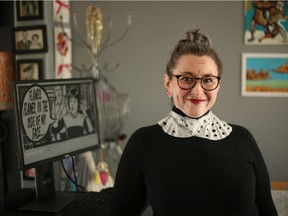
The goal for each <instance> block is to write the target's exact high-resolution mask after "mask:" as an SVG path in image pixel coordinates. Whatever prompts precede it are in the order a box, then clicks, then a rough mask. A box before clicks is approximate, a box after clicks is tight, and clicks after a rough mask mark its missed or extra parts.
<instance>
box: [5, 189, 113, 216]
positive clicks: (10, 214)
mask: <svg viewBox="0 0 288 216" xmlns="http://www.w3.org/2000/svg"><path fill="white" fill-rule="evenodd" d="M111 195H112V188H108V189H103V190H102V191H101V192H84V193H83V192H81V193H74V192H57V193H56V197H55V199H54V200H51V201H49V202H45V203H41V202H38V201H37V200H36V199H33V200H31V201H30V202H27V203H26V204H24V205H21V206H20V207H19V208H12V207H7V205H5V203H4V201H1V203H0V215H3V216H6V215H7V216H14V215H15V216H16V215H17V216H22V215H23V216H26V215H31V216H50V215H51V216H52V215H53V216H66V215H67V216H72V215H75V216H76V215H79V216H80V215H82V214H83V213H84V212H85V211H86V212H91V213H90V214H89V213H87V214H86V215H91V216H94V215H95V216H98V215H99V216H101V215H103V214H104V210H105V208H106V207H107V205H108V203H109V201H110V198H111ZM87 198H89V199H90V204H89V205H87V204H88V203H89V202H87ZM84 204H86V206H85V208H84ZM97 212H98V213H97ZM100 212H102V213H100Z"/></svg>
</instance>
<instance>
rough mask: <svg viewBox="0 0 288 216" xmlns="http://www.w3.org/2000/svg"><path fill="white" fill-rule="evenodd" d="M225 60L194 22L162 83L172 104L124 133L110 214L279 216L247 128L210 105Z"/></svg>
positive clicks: (254, 143)
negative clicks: (157, 118)
mask: <svg viewBox="0 0 288 216" xmlns="http://www.w3.org/2000/svg"><path fill="white" fill-rule="evenodd" d="M221 76H222V63H221V60H220V58H219V57H218V55H217V53H216V52H215V50H214V49H213V48H212V47H211V42H210V39H209V38H208V36H206V35H205V34H203V33H201V32H200V29H199V28H197V27H195V28H193V29H190V30H188V31H187V32H186V39H183V40H180V41H179V42H178V44H177V45H176V47H175V49H174V51H173V52H172V54H171V58H170V61H169V62H168V64H167V70H166V73H165V74H164V85H165V87H166V89H167V93H168V96H169V97H171V98H172V102H173V110H172V111H171V112H170V114H169V115H168V116H167V117H166V118H164V119H163V120H161V121H159V122H158V124H155V125H152V126H148V127H144V128H140V129H138V130H137V131H136V132H135V133H134V134H133V135H132V136H131V137H130V139H129V141H128V143H127V145H126V147H125V149H124V152H123V155H122V158H121V160H120V164H119V167H118V170H117V175H116V179H115V186H114V191H113V197H112V200H111V203H110V205H109V207H108V212H107V215H109V216H113V215H118V216H119V215H121V216H122V215H123V216H124V215H125V216H128V215H131V216H132V215H139V214H140V212H141V210H142V209H143V207H144V206H145V204H146V203H147V202H148V203H149V204H150V205H151V208H152V210H153V212H154V214H153V215H156V216H170V215H171V216H172V215H173V216H178V215H181V216H185V215H187V216H188V215H189V216H192V215H195V216H214V215H221V216H258V215H261V216H264V215H265V216H276V215H277V212H276V210H275V206H274V203H273V201H272V198H271V191H270V181H269V175H268V172H267V168H266V165H265V162H264V160H263V157H262V155H261V153H260V151H259V148H258V146H257V144H256V142H255V140H254V138H253V136H252V135H251V133H250V132H249V131H248V130H247V129H245V128H243V127H241V126H237V125H232V124H227V123H226V122H225V121H222V120H220V119H219V118H218V117H217V116H216V115H214V113H213V112H212V111H211V108H212V107H213V105H214V103H215V101H216V99H217V94H218V91H219V89H220V81H221Z"/></svg>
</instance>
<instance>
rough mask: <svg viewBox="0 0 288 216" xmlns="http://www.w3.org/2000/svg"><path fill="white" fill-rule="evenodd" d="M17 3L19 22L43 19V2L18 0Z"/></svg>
mask: <svg viewBox="0 0 288 216" xmlns="http://www.w3.org/2000/svg"><path fill="white" fill-rule="evenodd" d="M15 3H16V11H17V20H18V21H29V20H41V19H43V11H44V10H43V1H34V0H25V1H23V0H17V1H15Z"/></svg>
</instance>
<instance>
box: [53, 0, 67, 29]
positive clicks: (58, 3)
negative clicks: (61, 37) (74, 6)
mask: <svg viewBox="0 0 288 216" xmlns="http://www.w3.org/2000/svg"><path fill="white" fill-rule="evenodd" d="M53 18H54V22H58V23H62V24H69V23H70V1H69V0H53Z"/></svg>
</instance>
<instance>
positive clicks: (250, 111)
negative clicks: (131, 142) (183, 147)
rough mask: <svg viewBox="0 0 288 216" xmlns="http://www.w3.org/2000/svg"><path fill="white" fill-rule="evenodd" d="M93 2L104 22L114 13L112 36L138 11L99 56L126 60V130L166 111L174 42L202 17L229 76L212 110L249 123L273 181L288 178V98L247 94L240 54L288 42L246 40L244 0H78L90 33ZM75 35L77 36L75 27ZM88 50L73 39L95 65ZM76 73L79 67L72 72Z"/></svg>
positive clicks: (118, 80)
mask: <svg viewBox="0 0 288 216" xmlns="http://www.w3.org/2000/svg"><path fill="white" fill-rule="evenodd" d="M90 4H95V5H97V6H99V7H100V8H101V9H102V12H103V14H104V20H105V24H106V22H107V19H108V17H112V19H113V34H112V41H113V40H114V39H117V38H118V37H119V36H120V35H121V34H122V33H123V31H124V28H125V26H126V19H127V13H128V12H132V15H133V21H132V28H131V30H130V32H129V34H128V35H127V37H126V38H125V39H124V40H123V41H121V42H120V43H118V44H116V45H115V46H113V47H111V48H109V49H107V51H105V52H104V53H103V56H102V57H101V62H102V63H105V62H109V63H110V64H111V67H113V66H114V64H116V63H118V62H119V63H121V65H120V67H119V69H118V70H117V71H115V72H113V73H111V74H110V75H109V79H110V82H111V83H112V84H113V85H114V86H115V87H116V88H117V89H118V90H119V91H121V92H124V93H128V94H129V95H130V97H131V113H130V115H129V118H128V120H127V122H126V124H125V127H124V128H123V132H125V133H126V134H127V135H128V136H129V135H131V133H132V132H133V131H134V130H136V129H137V128H139V127H141V126H145V125H149V124H155V123H156V122H157V121H158V120H160V119H161V118H163V117H165V116H166V115H167V114H168V112H169V111H170V102H169V99H168V97H167V95H166V92H165V90H164V87H163V84H162V75H163V72H164V70H165V66H166V62H167V61H168V57H169V55H170V52H171V51H172V49H173V48H174V45H175V44H176V42H177V41H178V40H179V39H182V38H183V33H184V28H185V27H187V26H194V25H196V24H197V25H198V26H200V27H201V28H202V30H203V31H204V32H206V33H207V34H209V35H210V36H211V38H212V41H213V46H214V48H215V49H216V50H218V52H219V54H220V56H221V57H222V60H223V62H224V77H223V82H222V87H221V91H220V93H219V98H218V101H217V103H216V105H215V106H214V109H213V111H214V113H216V115H218V116H219V117H220V118H222V119H223V120H226V121H227V122H230V123H234V124H240V125H243V126H245V127H247V128H248V129H249V130H251V132H252V133H253V134H254V136H255V138H256V140H257V141H258V144H259V147H260V149H261V150H262V153H263V156H264V158H265V160H266V163H267V166H268V169H269V172H270V177H271V180H273V181H288V172H287V170H286V167H287V165H288V159H287V158H288V157H287V153H288V142H287V124H286V122H287V120H288V113H287V108H288V99H287V98H284V97H280V98H279V97H278V98H272V97H242V96H241V54H242V53H243V52H259V53H287V50H288V49H287V45H286V46H246V45H244V39H243V35H244V34H243V32H244V2H243V1H201V2H200V1H183V2H176V1H175V2H173V1H168V2H163V1H157V2H153V1H145V2H144V1H126V2H121V1H115V2H112V1H100V2H91V1H81V2H79V1H72V7H73V8H74V9H75V10H76V11H77V17H78V24H79V26H80V29H81V31H82V32H83V33H84V34H85V31H86V29H85V12H86V7H87V6H88V5H90ZM106 30H107V29H106ZM104 32H105V29H104ZM73 37H74V39H76V38H77V36H76V33H75V31H74V32H73ZM104 37H105V34H104ZM87 57H88V56H87V55H86V54H85V52H84V51H83V49H82V48H80V47H78V46H73V63H74V64H76V65H80V64H81V63H84V64H86V65H88V64H90V63H89V61H88V58H87ZM74 76H75V77H77V76H79V74H78V73H77V72H74Z"/></svg>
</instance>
